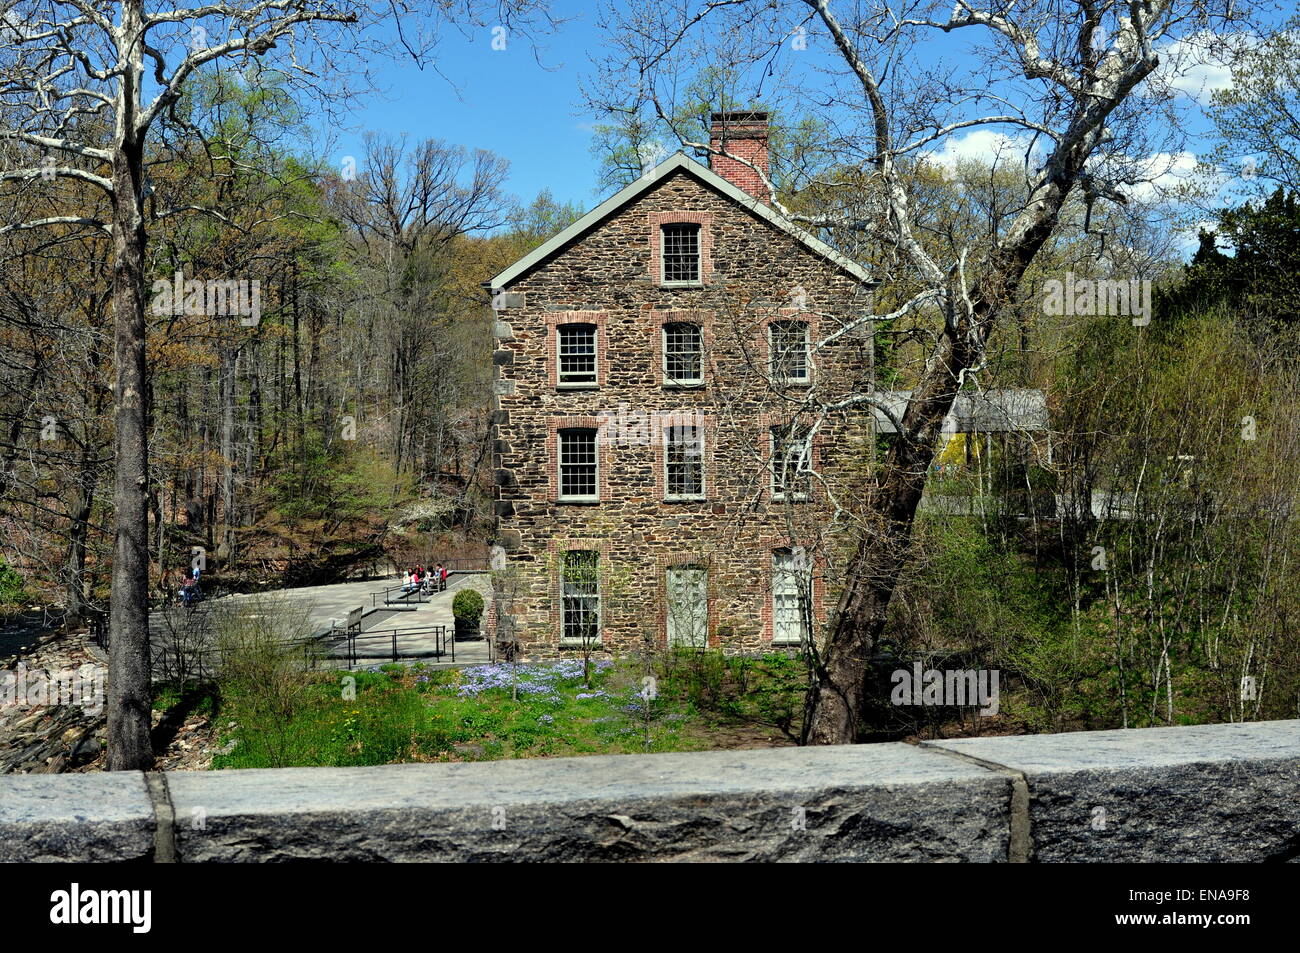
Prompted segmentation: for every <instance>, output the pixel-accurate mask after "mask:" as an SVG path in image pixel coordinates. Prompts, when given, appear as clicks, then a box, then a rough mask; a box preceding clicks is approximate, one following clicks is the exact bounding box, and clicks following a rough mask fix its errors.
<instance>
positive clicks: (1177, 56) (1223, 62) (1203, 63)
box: [1158, 30, 1259, 106]
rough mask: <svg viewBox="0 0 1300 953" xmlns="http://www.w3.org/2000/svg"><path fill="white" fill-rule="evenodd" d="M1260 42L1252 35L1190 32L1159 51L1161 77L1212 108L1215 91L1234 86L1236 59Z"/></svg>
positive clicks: (1159, 72) (1181, 91) (1170, 84)
mask: <svg viewBox="0 0 1300 953" xmlns="http://www.w3.org/2000/svg"><path fill="white" fill-rule="evenodd" d="M1258 43H1259V38H1258V37H1256V36H1255V35H1254V34H1250V33H1232V34H1224V35H1218V34H1215V33H1211V32H1210V31H1208V30H1202V31H1199V32H1196V33H1190V34H1188V35H1187V36H1185V37H1183V38H1182V39H1179V40H1174V41H1173V42H1172V43H1169V44H1168V45H1166V46H1165V47H1163V48H1162V49H1161V50H1160V51H1159V52H1160V66H1159V67H1158V74H1159V76H1160V78H1161V79H1163V80H1164V81H1165V82H1166V83H1167V84H1168V85H1169V86H1171V87H1172V88H1174V89H1176V90H1178V91H1179V92H1180V93H1182V94H1183V95H1185V96H1188V97H1190V98H1192V99H1194V100H1196V101H1197V102H1198V103H1200V104H1201V105H1203V106H1204V105H1208V104H1209V102H1210V97H1211V96H1212V95H1213V94H1214V92H1215V90H1220V89H1229V88H1230V87H1231V86H1232V66H1231V63H1232V60H1233V58H1234V57H1236V56H1238V55H1239V54H1240V53H1241V52H1242V51H1243V50H1246V49H1248V48H1249V47H1251V46H1254V45H1256V44H1258Z"/></svg>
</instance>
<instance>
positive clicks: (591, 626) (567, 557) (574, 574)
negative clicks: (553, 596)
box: [560, 549, 600, 644]
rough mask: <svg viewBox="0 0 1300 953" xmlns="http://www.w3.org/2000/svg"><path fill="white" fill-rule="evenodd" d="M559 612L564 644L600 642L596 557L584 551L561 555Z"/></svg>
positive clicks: (598, 569)
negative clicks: (562, 559)
mask: <svg viewBox="0 0 1300 953" xmlns="http://www.w3.org/2000/svg"><path fill="white" fill-rule="evenodd" d="M560 588H561V593H560V610H561V624H562V626H563V632H562V633H561V637H562V638H563V639H564V640H565V641H566V642H574V643H587V644H590V643H592V642H598V641H600V556H599V554H598V553H596V552H593V551H591V550H585V549H573V550H569V551H568V552H566V553H565V554H564V563H563V566H562V567H561V577H560Z"/></svg>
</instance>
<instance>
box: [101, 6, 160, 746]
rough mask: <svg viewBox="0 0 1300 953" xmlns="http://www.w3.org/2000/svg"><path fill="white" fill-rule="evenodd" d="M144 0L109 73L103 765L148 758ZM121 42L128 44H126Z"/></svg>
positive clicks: (127, 14) (128, 14) (127, 23)
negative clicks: (117, 68)
mask: <svg viewBox="0 0 1300 953" xmlns="http://www.w3.org/2000/svg"><path fill="white" fill-rule="evenodd" d="M142 19H143V0H124V2H123V4H122V20H121V34H120V35H121V37H122V40H121V42H122V44H123V46H122V53H123V60H124V61H125V62H124V66H125V69H124V70H123V72H122V74H121V76H120V77H119V79H118V83H119V85H118V96H119V97H120V101H119V103H118V105H119V109H118V115H117V129H116V131H115V134H114V149H113V189H114V198H113V323H114V351H115V355H116V361H117V366H116V371H117V380H116V383H115V385H114V389H113V403H114V420H115V426H116V433H115V435H114V448H113V452H114V458H115V462H116V478H115V485H114V492H113V507H114V518H115V534H114V541H113V580H112V600H111V613H110V617H109V634H110V642H109V675H108V761H107V767H108V769H109V770H110V771H130V770H142V769H147V768H150V767H152V766H153V760H154V758H153V748H152V746H151V744H150V741H149V729H150V727H151V725H150V714H151V712H152V708H153V706H152V698H151V695H152V685H151V681H150V668H151V666H150V657H149V492H148V491H149V448H148V430H147V429H146V424H145V420H146V412H147V408H146V407H145V393H146V382H147V375H148V367H147V356H146V353H145V312H144V255H145V240H146V236H145V228H144V213H143V208H142V196H143V189H144V161H143V160H144V143H143V141H142V137H141V135H140V133H139V132H138V131H137V129H136V124H137V121H138V116H139V112H140V78H141V76H142V74H143V69H142V63H141V57H142V54H143V51H142V49H141V43H142V39H141V35H142ZM128 44H130V45H128Z"/></svg>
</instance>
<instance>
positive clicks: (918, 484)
mask: <svg viewBox="0 0 1300 953" xmlns="http://www.w3.org/2000/svg"><path fill="white" fill-rule="evenodd" d="M1086 155H1087V152H1086V151H1084V152H1081V153H1079V154H1078V155H1076V156H1073V157H1071V158H1072V160H1073V161H1071V162H1065V163H1062V164H1059V165H1058V166H1057V167H1056V174H1057V177H1056V178H1055V179H1054V180H1051V181H1049V182H1048V184H1047V186H1046V187H1045V188H1044V189H1043V190H1042V193H1041V194H1040V195H1039V196H1038V202H1039V205H1038V208H1037V215H1036V217H1035V218H1034V220H1033V221H1032V222H1030V223H1029V224H1028V225H1027V226H1026V227H1024V228H1023V229H1022V230H1020V231H1018V232H1017V233H1016V234H1015V235H1014V236H1011V237H1009V239H1008V241H1007V243H1006V244H1005V245H1004V246H1003V248H1002V249H1000V250H999V251H998V252H996V253H994V254H993V255H992V256H991V257H990V259H989V261H988V262H987V267H986V268H985V269H984V276H983V278H982V280H980V281H979V282H978V284H976V286H975V287H974V288H972V289H971V292H970V294H969V296H968V297H969V299H970V301H971V306H970V310H969V312H966V313H964V314H962V313H959V311H964V307H963V306H962V305H959V304H958V303H957V302H960V301H963V299H964V298H965V297H967V296H964V295H963V294H962V289H961V288H960V287H957V286H956V285H955V283H954V284H953V285H951V286H950V287H949V288H948V292H947V301H948V306H947V307H948V309H949V310H948V313H947V315H946V321H947V327H946V330H945V333H944V335H943V336H942V337H941V338H940V339H939V342H938V344H937V345H936V347H935V350H934V352H933V353H932V354H931V355H930V359H929V360H928V361H927V364H926V371H925V374H924V376H923V377H922V379H921V381H920V382H919V383H918V385H917V387H916V388H915V389H914V390H913V392H912V397H911V400H909V401H908V405H907V410H906V412H905V413H904V414H903V419H902V421H901V424H902V426H901V428H900V430H901V432H900V433H899V435H898V440H897V441H896V442H895V444H894V446H893V448H892V449H891V450H890V451H889V454H888V456H887V457H886V459H885V462H884V465H883V468H882V476H881V478H880V481H879V483H877V484H876V485H875V486H874V487H873V488H872V490H871V492H870V495H869V497H868V499H867V506H866V518H867V529H866V531H865V532H864V533H863V534H862V538H861V540H860V541H859V543H858V548H857V551H856V553H855V554H854V557H853V560H852V562H851V563H850V564H849V567H848V572H847V578H846V583H845V587H844V592H843V593H842V594H841V596H840V602H839V606H838V607H837V610H836V613H835V615H834V617H833V619H832V622H831V627H830V633H829V635H828V637H827V641H826V646H825V650H824V652H823V653H822V656H821V657H820V658H819V659H818V660H817V662H816V673H815V674H816V681H815V682H814V684H813V686H812V691H811V692H810V695H809V698H808V703H807V705H806V706H805V718H804V727H803V739H802V740H803V743H804V744H818V745H829V744H852V743H853V742H854V741H855V740H856V739H857V731H858V719H859V716H860V714H861V711H862V706H863V702H864V700H865V696H866V684H865V680H866V676H867V671H868V668H869V667H870V664H871V654H872V652H873V651H874V650H875V646H876V642H877V640H878V639H879V638H880V634H881V632H882V631H884V628H885V623H886V621H887V619H888V614H889V603H890V600H891V599H892V598H893V595H894V590H895V588H896V587H897V586H898V580H899V577H900V576H901V575H902V572H903V569H904V567H905V566H906V564H907V560H908V558H909V554H910V550H911V545H912V527H913V524H914V522H915V520H916V510H917V506H918V505H919V504H920V502H921V495H922V493H923V492H924V491H925V481H926V477H927V476H928V474H929V470H930V465H931V463H932V461H933V460H934V454H935V450H936V445H937V442H938V438H939V434H940V431H941V429H942V427H943V421H944V418H945V417H947V416H948V412H949V411H950V410H952V405H953V402H954V401H955V400H956V398H957V393H958V391H959V390H960V389H961V384H962V381H963V380H964V377H965V373H966V371H967V370H968V369H969V368H972V367H974V366H976V364H978V363H979V360H980V356H981V354H982V352H983V346H984V342H985V341H986V340H987V338H988V334H989V331H990V330H991V328H992V324H993V320H994V318H995V317H996V315H997V313H998V310H999V309H1000V308H1001V307H1003V306H1004V305H1005V304H1006V303H1007V302H1008V301H1009V300H1010V299H1011V297H1012V294H1013V293H1014V291H1015V288H1016V287H1017V285H1018V284H1019V282H1020V279H1021V278H1022V277H1023V276H1024V273H1025V270H1026V269H1027V268H1028V267H1029V263H1030V262H1031V261H1033V259H1034V256H1035V255H1036V254H1037V253H1038V249H1039V248H1041V247H1042V244H1043V242H1044V241H1046V239H1047V237H1048V236H1049V235H1050V234H1051V232H1052V230H1053V229H1054V227H1055V223H1056V216H1057V215H1058V214H1059V212H1060V209H1061V206H1062V205H1063V204H1064V202H1065V198H1066V196H1067V195H1068V194H1069V191H1070V184H1071V183H1072V182H1074V181H1075V178H1076V176H1077V171H1078V169H1079V168H1082V163H1083V158H1084V157H1085V156H1086ZM953 277H955V276H950V279H951V278H953Z"/></svg>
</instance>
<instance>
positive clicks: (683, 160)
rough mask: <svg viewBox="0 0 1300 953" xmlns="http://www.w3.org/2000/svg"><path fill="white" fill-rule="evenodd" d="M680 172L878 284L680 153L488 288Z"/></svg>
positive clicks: (862, 278)
mask: <svg viewBox="0 0 1300 953" xmlns="http://www.w3.org/2000/svg"><path fill="white" fill-rule="evenodd" d="M678 170H681V171H683V172H685V173H686V174H688V175H691V176H693V177H695V178H696V179H697V180H698V181H700V182H702V183H703V184H704V185H707V186H709V187H710V188H713V189H716V190H717V191H719V192H721V193H722V194H723V195H725V196H726V197H727V198H729V199H731V200H732V201H733V202H735V203H736V204H738V205H740V206H742V207H743V208H745V209H748V210H749V211H751V212H753V213H754V214H755V215H757V216H758V217H759V218H761V219H764V220H765V221H767V222H770V223H771V224H772V225H775V226H776V227H777V228H779V229H781V231H783V232H785V233H786V234H788V235H790V236H791V237H792V238H794V239H795V240H796V241H798V242H799V243H800V244H802V245H804V246H806V247H807V248H808V249H810V250H811V251H814V252H816V253H817V254H818V255H821V256H822V257H823V258H825V259H827V260H828V261H830V262H832V263H833V264H835V265H836V266H838V267H839V268H842V269H843V270H844V271H846V272H848V273H849V274H850V275H852V276H853V277H855V278H857V279H858V280H859V281H864V282H869V283H872V284H875V282H874V281H873V279H872V278H871V276H870V275H869V274H868V273H867V271H866V269H864V268H863V267H862V266H861V265H859V264H858V263H857V262H854V261H852V260H851V259H849V258H846V257H845V256H844V255H842V254H840V253H839V252H837V251H836V250H835V249H834V248H831V246H830V245H827V244H826V243H825V242H824V241H822V240H821V239H819V238H816V237H815V236H813V235H810V234H808V233H807V232H806V231H804V230H803V229H802V228H800V227H799V226H798V225H795V224H794V223H793V222H791V221H790V220H789V219H787V218H786V217H785V216H784V215H782V214H780V213H779V212H777V211H776V210H775V209H774V208H772V207H770V206H768V205H766V204H764V203H763V202H760V201H759V200H758V199H756V198H754V197H753V196H752V195H750V194H749V193H748V192H746V191H744V190H743V189H740V188H737V187H736V186H734V185H732V184H731V183H730V182H728V181H727V180H726V179H724V178H723V177H722V176H720V175H718V173H716V172H714V171H713V170H712V169H710V168H709V167H708V166H705V165H702V164H700V163H699V162H696V161H695V160H694V159H692V158H690V157H689V156H687V155H685V154H684V153H681V152H677V153H674V154H673V155H671V156H669V157H668V158H667V159H665V160H664V161H663V162H661V163H659V164H658V165H657V166H655V167H654V168H653V169H651V170H650V171H649V172H647V173H646V174H645V175H643V176H641V177H640V178H639V179H637V180H636V181H635V182H633V183H632V184H631V185H629V186H627V187H626V188H624V189H623V190H622V191H620V192H618V193H617V194H616V195H614V196H613V197H611V198H609V199H606V200H605V201H604V202H602V203H601V204H600V205H598V206H596V207H595V208H594V209H592V210H591V211H590V212H588V213H587V214H586V215H584V216H582V218H580V219H578V220H577V221H576V222H574V223H573V224H572V225H570V226H569V227H568V228H566V229H564V231H562V232H560V233H559V234H558V235H556V236H554V237H553V238H551V239H550V240H549V241H547V242H545V243H543V244H542V245H539V246H538V247H537V248H534V249H533V250H532V251H531V252H529V253H528V254H527V255H525V256H524V257H523V258H520V259H519V260H518V261H517V262H515V263H514V264H513V265H511V266H510V267H509V268H507V269H506V270H505V271H503V272H501V273H500V274H499V275H497V276H496V277H495V278H492V279H491V280H490V281H487V282H484V284H485V286H486V287H489V288H492V289H504V288H507V287H509V285H510V283H511V282H513V281H515V280H516V279H518V278H519V277H520V276H521V275H523V274H525V273H526V272H528V271H531V270H532V269H533V268H535V267H536V266H537V265H540V264H541V263H542V262H544V261H546V260H547V259H548V258H550V257H551V256H552V255H553V254H555V253H556V252H558V251H559V250H560V249H561V248H564V247H565V246H566V245H568V244H569V242H571V241H573V240H574V239H576V238H578V237H579V236H581V235H582V234H583V233H584V232H586V231H588V230H589V229H592V228H594V227H595V226H596V225H598V224H600V222H602V221H604V220H605V219H606V218H608V217H609V216H610V215H612V214H614V213H615V212H617V211H618V210H619V209H621V208H622V207H623V206H624V205H627V204H628V203H629V202H631V201H633V200H634V199H636V198H637V197H638V196H639V195H641V194H642V193H643V192H646V191H647V190H649V189H651V188H653V187H654V186H655V185H657V184H658V183H659V182H660V181H662V180H663V179H665V178H667V177H668V176H670V175H672V174H673V173H674V172H677V171H678Z"/></svg>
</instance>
